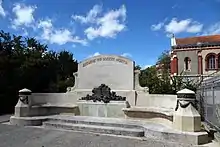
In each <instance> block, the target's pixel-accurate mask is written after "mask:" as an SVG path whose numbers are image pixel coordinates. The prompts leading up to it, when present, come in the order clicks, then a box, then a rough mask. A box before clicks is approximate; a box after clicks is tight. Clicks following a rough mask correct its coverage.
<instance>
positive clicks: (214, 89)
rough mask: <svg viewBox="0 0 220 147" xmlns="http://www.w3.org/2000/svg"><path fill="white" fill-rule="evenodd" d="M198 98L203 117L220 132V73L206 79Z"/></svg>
mask: <svg viewBox="0 0 220 147" xmlns="http://www.w3.org/2000/svg"><path fill="white" fill-rule="evenodd" d="M196 99H197V100H198V109H199V112H200V114H201V117H202V119H204V121H206V122H207V123H209V124H210V125H211V126H213V127H214V128H215V129H216V130H217V131H218V132H220V75H218V76H214V77H210V78H207V79H204V80H203V82H202V83H201V85H200V87H199V88H198V89H197V92H196Z"/></svg>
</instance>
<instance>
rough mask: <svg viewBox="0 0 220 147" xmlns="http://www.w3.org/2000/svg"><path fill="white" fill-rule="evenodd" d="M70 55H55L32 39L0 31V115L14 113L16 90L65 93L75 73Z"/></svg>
mask: <svg viewBox="0 0 220 147" xmlns="http://www.w3.org/2000/svg"><path fill="white" fill-rule="evenodd" d="M77 65H78V63H77V61H76V60H74V59H73V54H72V53H69V52H67V51H65V50H63V51H61V52H54V51H50V50H48V47H47V45H45V44H42V43H40V42H38V41H37V40H36V39H35V38H23V37H22V36H15V35H11V34H9V33H5V32H3V31H0V83H1V84H0V99H1V103H0V113H6V112H11V111H13V108H14V106H15V104H16V102H17V99H18V97H17V95H18V93H17V92H18V91H19V90H20V89H22V88H28V89H30V90H32V91H33V92H65V91H66V88H67V87H68V86H73V84H74V78H73V75H72V74H73V72H76V71H77Z"/></svg>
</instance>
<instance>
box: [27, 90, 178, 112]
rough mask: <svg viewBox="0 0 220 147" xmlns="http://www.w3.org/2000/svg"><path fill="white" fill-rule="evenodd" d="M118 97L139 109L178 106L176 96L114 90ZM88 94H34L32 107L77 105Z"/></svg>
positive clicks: (87, 92) (84, 92)
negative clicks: (40, 105) (41, 105)
mask: <svg viewBox="0 0 220 147" xmlns="http://www.w3.org/2000/svg"><path fill="white" fill-rule="evenodd" d="M113 91H115V92H116V93H117V95H120V96H124V97H126V100H127V101H128V103H129V104H130V105H131V106H138V107H160V108H168V109H173V108H175V105H176V95H159V94H147V93H144V92H142V91H139V92H137V93H136V92H135V91H134V90H124V91H122V90H120V91H118V90H113ZM86 94H91V91H89V90H88V91H85V89H84V90H82V91H76V92H68V93H32V95H31V99H32V105H38V104H46V103H49V104H59V105H61V104H73V105H74V104H76V103H77V101H78V99H79V98H81V97H82V96H86Z"/></svg>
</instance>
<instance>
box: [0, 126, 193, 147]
mask: <svg viewBox="0 0 220 147" xmlns="http://www.w3.org/2000/svg"><path fill="white" fill-rule="evenodd" d="M30 146H31V147H192V146H191V145H184V144H179V143H174V142H161V141H157V140H152V139H147V140H144V141H143V140H140V139H139V140H138V139H132V138H130V139H128V138H123V137H118V136H107V135H98V134H91V133H82V132H68V131H61V130H50V129H42V128H32V127H21V126H11V125H4V124H0V147H30Z"/></svg>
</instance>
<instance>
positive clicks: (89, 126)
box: [11, 115, 208, 145]
mask: <svg viewBox="0 0 220 147" xmlns="http://www.w3.org/2000/svg"><path fill="white" fill-rule="evenodd" d="M22 119H26V120H27V119H28V120H29V121H28V122H29V123H28V124H26V125H31V122H32V121H33V124H32V125H43V126H44V127H45V128H53V129H64V130H72V131H82V132H92V133H101V134H114V135H122V136H133V137H134V136H135V137H143V138H150V139H156V140H162V141H170V142H179V143H188V144H193V145H200V144H205V143H207V141H208V134H207V133H206V132H181V131H178V130H174V129H172V128H171V127H168V126H164V125H161V124H156V123H152V122H146V121H143V120H131V119H122V118H104V117H102V118H101V117H88V116H71V115H53V116H48V117H29V118H28V117H25V118H22V117H11V123H12V124H13V123H14V124H13V125H16V123H19V122H22ZM36 121H37V123H38V124H37V123H36ZM23 122H25V121H23ZM19 125H21V124H19ZM23 125H25V124H23Z"/></svg>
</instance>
